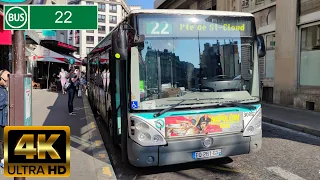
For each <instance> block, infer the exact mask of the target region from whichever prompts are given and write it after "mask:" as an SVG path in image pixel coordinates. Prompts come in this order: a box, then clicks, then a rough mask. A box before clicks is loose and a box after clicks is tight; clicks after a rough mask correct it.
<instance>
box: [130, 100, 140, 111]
mask: <svg viewBox="0 0 320 180" xmlns="http://www.w3.org/2000/svg"><path fill="white" fill-rule="evenodd" d="M131 108H132V109H138V108H139V105H138V101H131Z"/></svg>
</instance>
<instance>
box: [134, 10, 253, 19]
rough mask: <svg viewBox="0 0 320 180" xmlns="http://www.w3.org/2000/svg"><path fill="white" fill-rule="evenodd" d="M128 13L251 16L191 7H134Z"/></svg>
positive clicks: (250, 15) (251, 15) (242, 13)
mask: <svg viewBox="0 0 320 180" xmlns="http://www.w3.org/2000/svg"><path fill="white" fill-rule="evenodd" d="M130 14H178V15H179V14H186V15H193V14H197V15H211V16H246V17H253V14H251V13H244V12H234V11H212V10H193V9H135V10H131V11H130Z"/></svg>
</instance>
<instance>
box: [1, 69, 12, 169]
mask: <svg viewBox="0 0 320 180" xmlns="http://www.w3.org/2000/svg"><path fill="white" fill-rule="evenodd" d="M9 74H10V72H9V71H7V70H2V71H0V159H1V163H0V166H1V167H4V127H5V126H7V125H8V90H7V87H8V85H9Z"/></svg>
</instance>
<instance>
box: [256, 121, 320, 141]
mask: <svg viewBox="0 0 320 180" xmlns="http://www.w3.org/2000/svg"><path fill="white" fill-rule="evenodd" d="M287 129H288V128H287ZM306 136H308V137H311V138H312V139H314V140H313V141H310V138H306ZM262 137H263V138H278V139H286V140H289V141H296V142H299V143H304V144H310V145H316V146H320V139H319V138H318V137H315V136H312V135H309V134H302V133H300V132H298V133H297V132H295V131H293V130H292V131H286V130H284V129H283V128H282V127H280V126H276V125H271V126H270V125H266V124H262ZM262 146H263V145H262Z"/></svg>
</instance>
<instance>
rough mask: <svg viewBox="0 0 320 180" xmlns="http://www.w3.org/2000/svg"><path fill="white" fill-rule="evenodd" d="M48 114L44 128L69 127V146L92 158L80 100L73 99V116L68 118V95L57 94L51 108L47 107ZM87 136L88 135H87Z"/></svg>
mask: <svg viewBox="0 0 320 180" xmlns="http://www.w3.org/2000/svg"><path fill="white" fill-rule="evenodd" d="M47 108H48V109H49V110H50V112H49V114H48V116H47V118H46V120H45V122H44V124H43V125H44V126H69V127H70V145H71V147H74V148H76V149H79V150H80V151H82V152H84V153H86V154H88V155H90V156H92V151H91V149H90V142H89V137H86V134H88V133H87V132H88V129H89V128H88V125H87V120H86V118H85V117H86V116H85V112H84V107H83V101H82V98H78V97H75V98H74V111H75V112H76V113H77V115H75V116H70V115H69V112H68V95H67V94H65V95H63V94H61V93H58V97H57V99H56V101H55V103H54V104H53V106H49V107H47ZM87 136H88V135H87Z"/></svg>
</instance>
